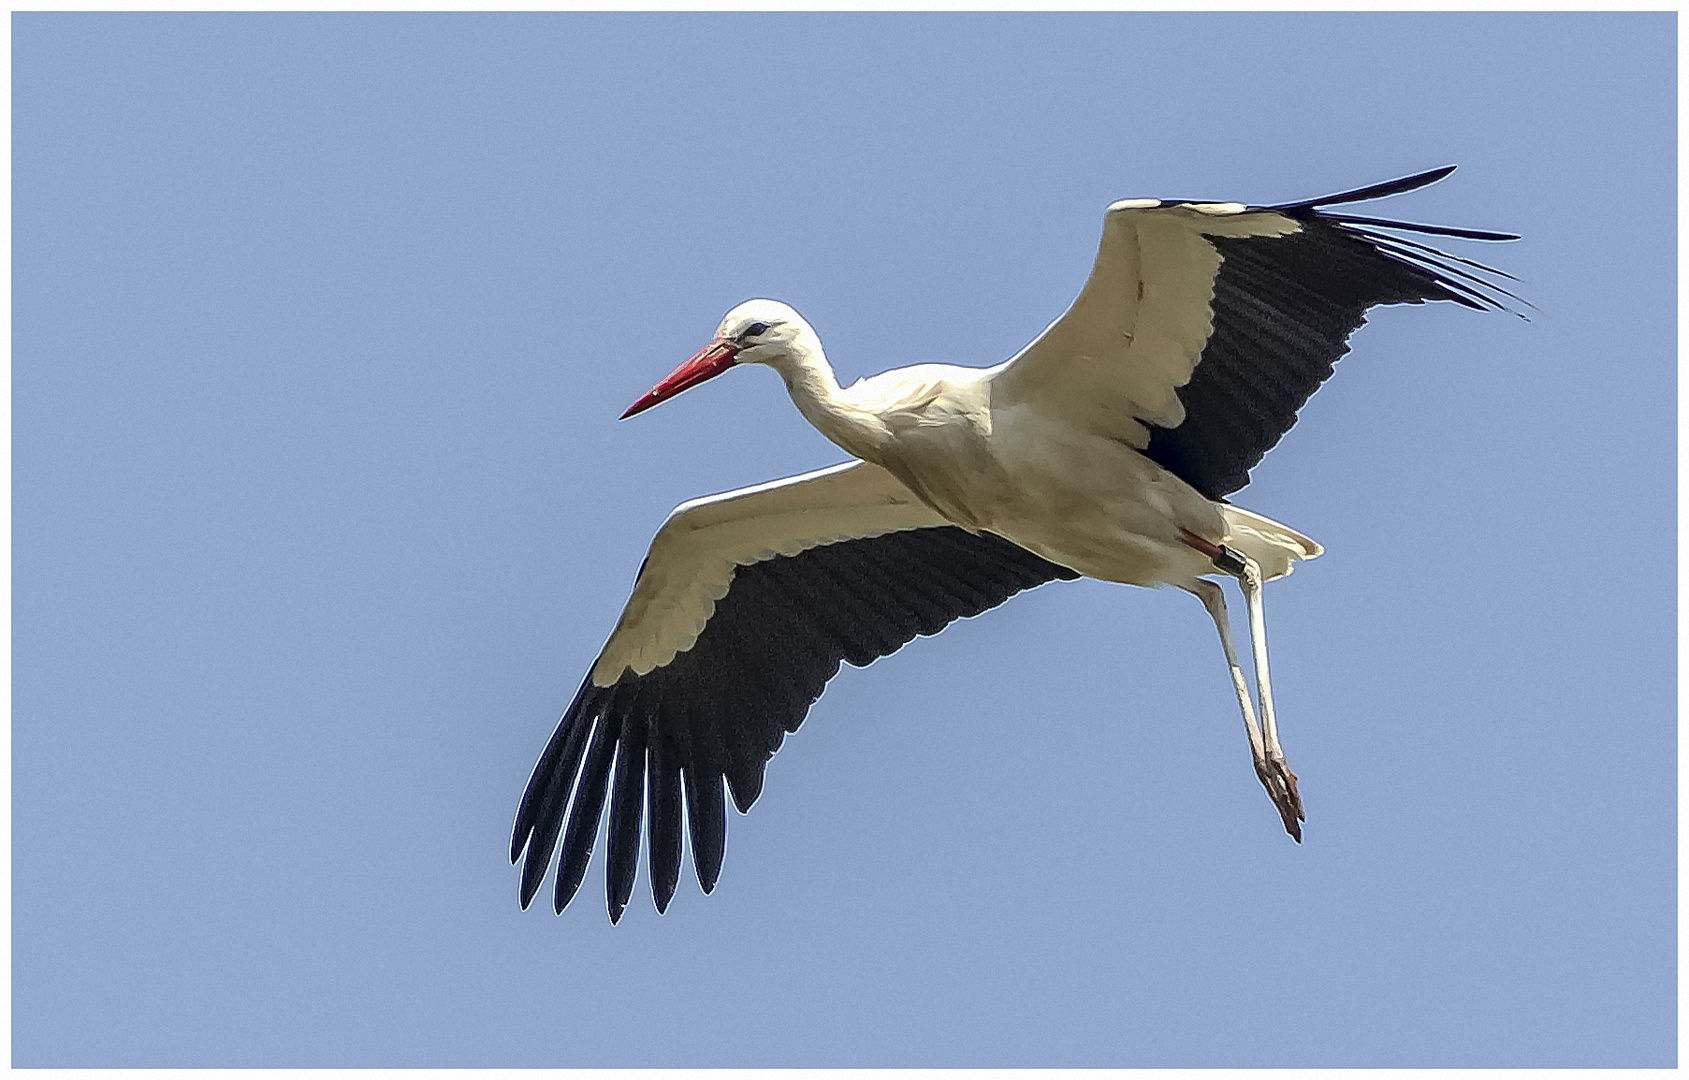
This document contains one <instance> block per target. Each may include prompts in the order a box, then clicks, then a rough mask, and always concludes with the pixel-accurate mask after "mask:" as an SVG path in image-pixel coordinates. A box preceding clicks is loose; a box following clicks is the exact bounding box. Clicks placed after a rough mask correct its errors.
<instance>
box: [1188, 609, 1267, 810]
mask: <svg viewBox="0 0 1689 1080" xmlns="http://www.w3.org/2000/svg"><path fill="white" fill-rule="evenodd" d="M1189 589H1190V592H1191V593H1192V595H1194V596H1195V597H1196V598H1197V599H1198V600H1201V601H1202V606H1203V607H1205V608H1207V609H1208V614H1209V615H1211V616H1213V618H1214V625H1215V627H1217V628H1218V629H1219V631H1220V648H1222V649H1224V650H1225V651H1226V667H1227V668H1228V669H1230V671H1231V673H1232V689H1233V690H1235V691H1236V692H1237V703H1238V707H1239V708H1241V709H1242V710H1243V731H1244V734H1245V735H1248V736H1249V755H1250V756H1251V757H1253V758H1254V759H1255V771H1256V772H1257V773H1260V774H1262V775H1263V777H1264V775H1265V774H1264V773H1262V770H1264V769H1265V768H1266V765H1267V745H1266V741H1265V740H1264V739H1263V737H1262V735H1261V725H1260V724H1258V723H1256V721H1255V704H1254V702H1252V701H1250V699H1249V683H1248V682H1247V681H1245V679H1244V677H1243V666H1242V665H1241V664H1239V663H1238V662H1237V648H1236V646H1234V645H1233V644H1232V619H1231V614H1230V613H1229V612H1227V611H1226V594H1225V591H1224V590H1222V589H1221V588H1220V586H1219V585H1218V584H1216V583H1214V582H1212V581H1209V580H1207V579H1206V578H1198V579H1197V580H1196V583H1195V584H1194V585H1191V586H1189ZM1262 782H1263V783H1265V782H1266V781H1265V779H1263V780H1262ZM1267 792H1268V794H1271V793H1272V788H1271V786H1269V787H1268V788H1267Z"/></svg>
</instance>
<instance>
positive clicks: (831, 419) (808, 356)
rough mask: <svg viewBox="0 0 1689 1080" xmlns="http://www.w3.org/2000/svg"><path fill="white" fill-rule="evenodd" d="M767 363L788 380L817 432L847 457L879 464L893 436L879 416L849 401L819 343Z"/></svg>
mask: <svg viewBox="0 0 1689 1080" xmlns="http://www.w3.org/2000/svg"><path fill="white" fill-rule="evenodd" d="M767 363H768V366H769V367H772V368H773V369H774V370H775V371H778V372H779V373H780V377H781V378H783V379H785V380H786V391H787V393H789V394H791V395H792V404H794V405H796V406H797V407H798V412H800V413H802V414H803V417H804V419H805V420H808V421H809V422H810V423H811V424H813V425H814V426H815V429H816V430H817V431H819V432H821V434H823V435H825V436H827V438H828V439H830V440H832V441H833V443H834V444H835V445H837V446H838V447H840V448H841V449H843V450H845V451H846V452H847V453H850V454H852V455H854V456H856V457H859V458H862V459H863V460H864V461H877V460H878V458H879V448H880V447H881V446H883V445H884V444H885V441H886V439H887V438H888V437H889V435H890V432H889V431H888V430H887V429H886V426H885V424H884V422H882V421H881V419H880V417H879V416H878V415H877V414H875V413H873V412H871V411H869V410H867V409H864V408H862V407H860V406H858V405H855V404H853V403H852V402H851V401H850V400H849V398H848V396H847V395H846V393H845V391H844V390H842V389H841V388H840V387H839V382H838V379H837V378H835V377H834V375H833V365H831V364H829V363H828V362H827V354H826V353H825V352H823V351H822V349H821V343H820V342H819V341H802V340H799V341H794V342H793V343H792V344H791V347H790V348H788V349H784V350H781V351H780V352H779V353H778V354H776V355H775V356H774V357H772V358H771V359H769V360H768V361H767Z"/></svg>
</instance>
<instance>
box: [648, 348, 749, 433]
mask: <svg viewBox="0 0 1689 1080" xmlns="http://www.w3.org/2000/svg"><path fill="white" fill-rule="evenodd" d="M738 355H739V346H737V345H735V344H733V343H732V342H731V341H723V340H722V339H721V338H716V339H715V340H714V341H712V342H710V343H709V344H708V345H705V346H704V347H703V348H702V349H699V350H698V351H697V352H696V353H694V354H693V355H692V359H690V360H688V361H686V363H684V364H682V365H680V366H679V367H677V368H675V369H674V370H673V371H671V372H669V377H668V378H666V379H664V380H663V381H662V382H660V383H658V384H657V385H656V386H653V387H652V388H651V392H650V393H649V394H646V395H645V396H644V397H642V398H640V399H639V400H638V401H636V402H634V403H633V404H632V405H629V406H628V411H627V412H625V413H623V414H622V419H623V420H626V419H627V418H628V417H630V416H632V415H634V414H635V413H642V412H644V411H645V410H646V409H649V408H650V407H651V406H653V405H656V404H658V403H660V402H664V401H667V400H668V399H669V398H671V397H674V396H675V395H676V394H678V393H680V392H681V391H682V390H690V389H691V388H692V387H694V386H697V385H698V384H699V383H701V382H703V381H704V380H705V379H713V378H715V377H716V376H717V375H720V374H721V373H722V372H724V371H726V370H727V369H728V368H730V367H732V366H733V358H734V357H735V356H738Z"/></svg>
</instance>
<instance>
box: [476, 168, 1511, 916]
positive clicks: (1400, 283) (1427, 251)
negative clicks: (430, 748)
mask: <svg viewBox="0 0 1689 1080" xmlns="http://www.w3.org/2000/svg"><path fill="white" fill-rule="evenodd" d="M1453 171H1454V167H1453V166H1449V167H1446V168H1441V169H1434V170H1432V171H1429V172H1424V173H1419V174H1417V175H1414V176H1409V177H1406V178H1403V179H1400V180H1395V181H1391V182H1389V183H1384V184H1376V185H1373V186H1370V187H1365V188H1360V189H1357V190H1354V191H1345V192H1342V193H1340V194H1336V195H1328V196H1325V197H1324V198H1318V199H1309V200H1306V201H1303V202H1294V203H1282V204H1279V205H1276V206H1248V205H1244V204H1242V203H1235V202H1205V201H1197V200H1184V199H1129V200H1124V201H1121V202H1117V203H1114V204H1113V205H1111V206H1110V207H1109V208H1108V210H1107V212H1106V213H1105V214H1104V217H1103V236H1102V242H1101V245H1100V246H1099V248H1098V250H1097V257H1096V262H1095V264H1094V265H1093V267H1092V269H1091V274H1090V277H1089V278H1088V279H1087V281H1086V282H1085V285H1084V287H1083V288H1082V289H1081V290H1080V293H1079V296H1078V298H1077V299H1076V300H1074V302H1073V305H1072V306H1071V307H1069V308H1068V310H1067V312H1066V313H1065V314H1063V315H1062V316H1061V318H1059V319H1057V320H1056V321H1055V322H1053V323H1051V324H1050V325H1049V327H1048V328H1046V329H1045V330H1044V332H1043V333H1042V334H1040V335H1038V337H1037V338H1036V339H1035V340H1033V342H1032V343H1031V344H1030V345H1028V346H1026V348H1024V349H1022V350H1021V351H1020V352H1019V353H1018V354H1017V355H1016V356H1014V357H1013V358H1012V359H1010V360H1008V361H1007V362H1005V363H1001V364H998V365H997V366H995V367H988V368H968V367H957V366H952V365H949V364H921V365H917V366H914V367H908V368H901V369H898V370H895V371H888V372H886V373H884V374H881V375H876V376H873V377H872V378H868V379H863V380H860V381H858V382H856V383H855V384H854V385H852V386H850V387H841V386H839V384H838V382H837V380H836V379H835V378H834V375H833V369H832V367H831V366H830V365H829V364H828V362H827V358H826V355H825V354H824V353H823V351H822V348H821V341H820V339H819V338H818V337H817V336H816V333H815V331H814V330H813V329H812V328H811V327H810V325H809V324H808V323H807V322H805V321H804V320H803V318H802V317H801V316H800V315H799V314H798V313H797V312H796V311H794V310H792V309H791V308H790V307H788V306H786V305H785V304H782V303H779V302H777V301H773V300H749V301H746V302H745V303H743V304H740V305H739V306H737V307H735V308H733V310H731V311H729V312H728V313H727V315H726V317H725V318H724V319H722V321H721V325H720V326H719V327H718V328H717V330H716V334H715V338H714V340H712V341H711V342H710V343H709V344H708V345H707V346H705V347H704V348H703V349H702V350H700V351H699V352H698V353H697V354H696V355H694V356H693V357H692V358H691V359H689V360H687V361H686V362H685V363H684V364H682V365H681V366H680V367H679V368H677V369H676V370H675V371H674V372H673V373H672V374H670V375H669V376H668V377H667V378H665V379H663V380H662V381H661V382H659V383H658V384H657V385H656V386H655V387H654V388H653V389H652V390H651V392H650V393H648V394H646V395H645V396H644V397H642V398H640V399H639V400H638V401H636V402H635V403H634V404H633V405H632V406H631V407H630V408H629V409H628V410H627V412H626V413H625V414H623V419H626V418H627V417H629V416H633V415H634V414H636V413H640V412H643V411H644V410H646V409H649V408H651V407H652V406H654V405H656V404H658V403H659V402H662V401H665V400H667V399H668V398H671V397H673V396H675V395H676V394H679V393H680V392H682V391H683V390H686V389H688V388H690V387H693V386H696V385H698V384H699V383H702V382H704V381H705V380H706V379H711V378H714V377H715V376H717V375H719V374H721V373H722V372H725V371H727V370H729V369H731V368H734V367H738V366H742V365H746V364H760V365H764V366H766V367H771V368H773V369H774V370H775V371H776V372H778V373H779V374H780V376H781V378H782V379H784V380H785V382H786V387H787V389H788V390H789V391H790V394H791V398H792V402H793V404H794V405H796V406H797V408H798V411H799V412H801V413H802V414H803V416H804V417H805V419H807V420H808V421H809V422H810V423H811V424H813V425H814V426H815V427H816V428H817V429H818V430H819V431H820V432H821V433H822V434H823V435H825V436H826V437H827V438H828V439H830V440H832V441H833V442H834V443H835V444H837V445H838V446H839V448H840V449H842V450H844V451H845V452H846V453H847V454H849V455H850V457H851V460H850V461H848V462H846V463H844V464H841V465H837V466H834V467H832V468H828V469H821V470H819V471H817V472H811V473H806V474H804V475H802V476H794V477H791V478H789V479H785V480H776V481H773V482H771V483H767V484H761V485H758V486H756V487H749V488H743V489H741V490H738V491H731V492H728V493H726V494H723V495H714V496H710V497H708V498H702V499H695V500H693V501H691V502H687V503H684V504H682V505H681V506H679V507H678V508H676V509H675V511H674V512H673V513H672V514H670V515H669V518H668V520H667V521H666V522H665V523H664V524H663V526H662V528H661V529H660V530H659V531H658V532H657V536H656V538H655V539H654V540H653V541H652V542H651V549H650V553H649V554H648V555H647V557H646V560H645V563H644V565H643V566H642V567H641V568H640V572H639V576H638V579H637V580H636V582H635V584H634V588H633V595H632V596H631V597H630V598H629V600H628V603H627V607H626V608H625V609H624V610H623V611H622V615H621V618H620V619H619V620H618V621H617V623H616V627H615V629H614V630H613V631H612V632H611V634H610V638H609V640H608V642H607V643H606V644H605V646H604V649H603V651H602V652H601V653H600V654H599V656H598V659H597V661H596V662H595V663H594V664H593V665H592V668H591V670H590V671H589V672H588V673H587V676H586V679H585V681H584V682H582V684H581V687H580V690H579V692H578V693H577V694H576V695H575V698H574V701H573V702H572V703H571V704H570V706H569V708H568V711H567V712H566V713H564V715H563V719H562V722H561V723H560V724H559V725H558V727H557V731H556V734H554V735H553V736H552V738H551V741H550V743H549V744H548V745H547V746H546V748H545V751H544V753H542V754H541V756H540V759H539V762H538V764H536V765H535V766H534V771H533V775H532V777H531V779H530V780H529V781H528V788H527V791H526V793H525V794H524V795H523V797H522V804H521V807H520V809H519V810H518V811H517V815H516V827H515V832H514V835H513V836H512V838H511V848H510V857H511V861H512V862H513V863H514V862H516V861H517V860H518V859H520V858H521V856H522V854H523V852H524V851H526V853H527V859H526V862H525V863H524V865H523V867H522V875H521V902H522V906H523V907H524V908H526V907H527V906H528V903H529V902H530V901H531V900H532V899H533V897H534V894H535V893H536V892H537V891H538V889H539V887H540V884H541V882H542V881H543V879H544V878H545V875H546V872H547V870H548V868H549V867H550V865H551V863H552V861H553V855H554V853H555V852H556V851H557V850H558V849H559V847H561V857H560V859H559V860H558V868H557V874H556V879H555V889H554V908H555V910H556V911H557V912H559V913H561V912H562V911H563V908H564V907H565V905H567V904H568V903H569V901H570V900H571V899H572V898H573V897H574V895H575V893H576V891H577V890H578V889H579V887H580V884H581V881H582V879H583V876H584V875H585V873H586V869H587V864H588V862H589V861H590V859H591V855H592V849H593V845H594V842H595V839H596V837H597V834H598V831H599V823H600V818H601V816H602V815H603V812H604V809H605V803H606V799H608V803H609V815H610V820H609V825H608V829H607V833H608V838H609V853H608V864H609V865H608V874H607V900H608V904H609V913H610V919H611V921H612V922H615V921H617V920H619V919H620V917H621V915H622V912H623V910H624V908H625V907H626V905H627V903H628V899H629V897H630V895H631V894H632V891H633V886H634V880H635V875H636V870H637V866H638V861H639V848H640V838H641V830H642V828H643V829H644V830H645V831H646V835H647V836H648V837H649V840H648V849H649V859H648V862H649V867H650V878H651V891H652V896H653V898H654V900H655V901H656V907H657V910H658V912H663V911H665V910H666V909H667V907H668V904H669V901H670V899H671V898H672V897H673V895H674V891H675V887H676V885H677V883H678V881H679V879H680V869H681V854H682V853H681V849H682V832H683V827H682V822H683V820H684V822H685V831H686V832H689V833H690V836H691V850H692V860H693V865H694V867H695V869H696V872H697V876H698V883H699V885H701V886H702V887H703V890H704V892H706V893H708V892H710V891H711V890H712V889H713V888H714V887H715V883H716V879H717V876H718V874H719V873H720V870H721V861H722V854H723V850H724V846H725V842H726V835H727V811H726V801H725V800H726V798H727V797H728V796H731V798H732V800H733V803H734V805H735V806H736V807H737V808H738V809H739V811H740V812H741V813H744V812H746V811H748V810H749V809H750V807H751V804H752V803H754V802H755V801H756V799H757V796H758V794H759V793H760V792H761V790H762V783H763V769H764V766H765V765H766V763H767V762H768V760H769V758H770V757H771V756H773V754H774V752H775V751H776V750H777V749H779V747H780V744H781V741H782V740H783V738H784V737H785V735H786V734H787V733H788V732H793V731H796V730H797V728H798V725H799V724H800V723H802V721H803V718H804V715H805V714H806V713H807V712H808V710H809V707H810V705H811V703H813V702H814V701H815V700H816V698H818V697H819V696H820V694H821V691H822V689H823V687H824V686H825V685H826V683H827V680H828V679H830V678H832V677H833V675H834V674H835V673H836V672H837V671H838V670H839V663H840V661H844V662H848V663H850V664H852V665H854V666H857V667H862V666H866V665H867V664H869V663H871V662H873V661H874V660H875V659H876V658H878V657H881V656H885V655H887V654H889V653H892V652H895V651H896V650H897V649H898V648H900V647H901V646H902V645H903V644H904V643H906V642H908V641H910V640H912V639H913V638H914V637H916V636H917V635H922V634H935V633H937V632H938V631H940V630H941V629H943V628H944V627H945V626H946V625H948V624H949V623H950V622H952V621H954V620H955V619H958V618H962V617H966V616H972V615H978V614H980V613H981V612H983V611H985V610H987V609H988V608H992V607H995V606H997V605H998V604H1001V603H1002V602H1003V601H1005V600H1007V599H1008V598H1009V597H1011V596H1013V595H1014V594H1015V593H1017V592H1020V591H1021V590H1023V589H1030V588H1033V587H1035V586H1037V585H1041V584H1043V583H1045V582H1048V581H1054V580H1064V579H1073V578H1078V577H1082V576H1083V577H1092V578H1098V579H1100V580H1103V581H1112V582H1120V583H1122V584H1127V585H1144V586H1163V585H1172V586H1176V587H1178V588H1180V589H1184V590H1186V591H1188V592H1190V593H1191V594H1193V595H1194V596H1196V597H1197V599H1199V600H1200V601H1201V602H1202V604H1203V606H1204V607H1205V608H1206V609H1207V610H1208V613H1209V615H1210V616H1211V617H1212V619H1213V621H1214V625H1215V626H1216V628H1217V629H1218V630H1219V636H1220V645H1221V649H1222V651H1223V653H1224V655H1225V661H1226V666H1227V669H1228V671H1229V673H1230V676H1231V682H1232V687H1233V689H1234V690H1235V692H1236V694H1237V700H1238V705H1239V707H1240V709H1241V711H1242V714H1243V724H1244V730H1245V733H1246V734H1247V736H1248V740H1249V751H1250V756H1251V758H1252V760H1253V762H1254V766H1255V773H1256V776H1257V777H1258V778H1259V779H1260V781H1261V784H1262V786H1263V787H1265V788H1266V791H1267V795H1268V797H1269V798H1270V799H1271V800H1272V802H1273V805H1274V806H1275V807H1276V808H1277V810H1278V813H1279V816H1280V818H1281V819H1282V821H1283V824H1284V828H1285V830H1286V831H1287V832H1288V833H1289V834H1290V835H1291V836H1292V837H1294V838H1295V839H1296V840H1297V841H1298V842H1300V841H1301V838H1302V822H1303V821H1304V820H1305V815H1304V812H1303V807H1302V799H1301V796H1300V794H1299V792H1298V790H1297V780H1296V775H1295V773H1293V772H1291V770H1290V767H1289V765H1288V764H1287V762H1286V760H1285V755H1284V750H1283V747H1282V746H1281V745H1280V742H1279V733H1278V724H1277V719H1276V717H1275V715H1274V712H1273V694H1272V683H1271V679H1270V677H1269V673H1268V666H1267V640H1266V629H1265V609H1264V606H1263V603H1262V585H1263V584H1264V583H1265V582H1267V581H1271V580H1273V579H1275V578H1279V577H1282V576H1284V575H1286V574H1288V573H1290V571H1291V568H1292V566H1293V564H1294V563H1296V562H1297V561H1299V560H1304V559H1311V558H1314V557H1315V556H1317V555H1319V554H1320V552H1321V548H1320V546H1319V545H1318V544H1316V543H1315V542H1314V541H1312V540H1310V539H1309V538H1307V537H1306V536H1303V535H1302V534H1301V533H1298V532H1297V531H1295V530H1294V529H1291V528H1289V527H1287V526H1284V525H1281V524H1279V523H1277V522H1275V521H1272V520H1270V519H1268V518H1265V517H1262V516H1260V515H1259V514H1255V513H1252V512H1250V511H1248V510H1245V509H1243V508H1242V507H1239V506H1236V505H1234V504H1232V503H1230V502H1228V501H1227V499H1226V496H1228V495H1230V494H1232V493H1233V492H1235V491H1237V490H1239V489H1240V488H1242V487H1243V486H1244V485H1245V484H1247V483H1248V481H1249V470H1250V469H1251V468H1253V467H1254V466H1255V465H1256V464H1257V463H1258V462H1259V461H1260V460H1261V458H1262V456H1263V455H1265V454H1266V452H1267V451H1268V450H1269V449H1270V448H1271V447H1272V446H1273V445H1274V444H1275V443H1277V442H1278V440H1279V438H1280V437H1281V436H1283V435H1284V433H1285V432H1286V431H1288V430H1289V429H1290V427H1291V425H1292V424H1294V423H1295V422H1296V412H1297V410H1298V409H1300V408H1301V406H1302V404H1303V403H1304V402H1305V401H1307V399H1308V397H1309V396H1310V395H1311V394H1312V393H1313V392H1314V391H1315V390H1316V389H1318V388H1319V386H1320V384H1321V383H1322V382H1324V381H1325V380H1326V379H1327V378H1329V377H1330V376H1331V374H1332V364H1333V363H1334V362H1335V361H1336V360H1337V359H1338V358H1339V357H1341V356H1343V355H1344V354H1345V353H1346V352H1348V349H1349V346H1348V340H1349V336H1350V335H1351V334H1352V333H1353V332H1354V331H1355V330H1356V329H1357V328H1358V327H1360V326H1361V324H1362V323H1363V322H1365V320H1366V312H1367V311H1368V310H1369V309H1370V308H1372V307H1374V306H1376V305H1379V304H1420V303H1424V302H1426V301H1437V300H1446V301H1450V302H1452V303H1455V304H1460V305H1462V306H1464V307H1468V308H1473V309H1478V310H1504V311H1514V313H1516V314H1517V311H1516V310H1515V309H1513V308H1511V307H1509V306H1508V304H1507V300H1508V299H1513V300H1518V298H1517V297H1515V296H1514V295H1513V294H1512V293H1510V292H1508V291H1507V290H1506V289H1504V288H1502V287H1501V286H1500V285H1498V284H1497V283H1496V282H1495V280H1494V279H1495V278H1497V277H1500V278H1509V277H1510V276H1509V275H1506V274H1503V273H1501V272H1500V271H1497V270H1494V269H1492V268H1490V267H1487V266H1484V265H1482V264H1481V263H1476V262H1473V261H1471V260H1467V259H1462V258H1458V257H1456V256H1452V255H1449V254H1447V253H1445V252H1442V251H1439V250H1438V249H1436V248H1434V247H1431V246H1429V245H1427V244H1425V243H1423V242H1421V241H1418V240H1414V239H1410V238H1408V237H1406V236H1403V235H1401V234H1403V233H1415V234H1421V235H1425V234H1429V235H1434V236H1450V237H1460V238H1464V239H1470V240H1515V239H1518V237H1516V236H1513V235H1511V234H1507V233H1495V232H1482V231H1478V230H1474V229H1457V228H1447V227H1442V226H1433V225H1416V224H1411V223H1408V222H1403V221H1392V220H1385V219H1380V218H1372V217H1358V216H1354V215H1350V214H1345V213H1339V212H1334V211H1332V210H1331V209H1329V208H1331V207H1334V206H1342V205H1345V204H1349V203H1355V202H1361V201H1364V200H1369V199H1380V198H1384V197H1385V196H1389V195H1397V194H1401V193H1403V192H1407V191H1412V190H1414V189H1416V188H1419V187H1423V186H1425V185H1427V184H1431V183H1434V182H1436V181H1438V180H1441V179H1442V178H1443V177H1445V176H1447V175H1448V174H1449V173H1451V172H1453ZM1521 302H1522V301H1521ZM1216 577H1218V578H1221V579H1224V578H1228V577H1229V578H1232V579H1234V580H1236V581H1237V582H1238V585H1239V587H1240V589H1241V592H1242V596H1243V599H1244V601H1245V604H1246V610H1247V613H1248V624H1249V638H1250V647H1251V661H1252V668H1253V671H1254V681H1255V686H1254V692H1253V693H1251V689H1250V686H1249V682H1248V680H1247V679H1246V678H1245V675H1244V671H1243V668H1242V666H1241V664H1240V662H1239V660H1238V654H1237V648H1236V646H1235V644H1234V643H1233V639H1232V632H1231V621H1230V618H1229V616H1228V613H1227V609H1226V600H1225V594H1224V592H1223V591H1222V590H1221V587H1220V585H1219V584H1218V583H1217V582H1216V581H1215V580H1213V579H1214V578H1216ZM724 783H725V789H724ZM683 808H684V809H683ZM559 834H561V845H559Z"/></svg>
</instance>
